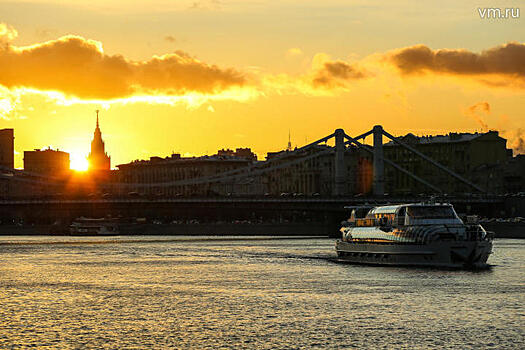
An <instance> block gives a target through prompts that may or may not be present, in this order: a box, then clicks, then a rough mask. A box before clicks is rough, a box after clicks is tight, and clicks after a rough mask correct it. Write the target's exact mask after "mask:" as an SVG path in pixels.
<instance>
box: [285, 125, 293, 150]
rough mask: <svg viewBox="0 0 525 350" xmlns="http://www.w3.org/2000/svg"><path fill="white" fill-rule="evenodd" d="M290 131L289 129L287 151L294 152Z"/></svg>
mask: <svg viewBox="0 0 525 350" xmlns="http://www.w3.org/2000/svg"><path fill="white" fill-rule="evenodd" d="M291 136H292V135H291V133H290V129H288V145H287V146H286V150H287V151H291V150H292V137H291Z"/></svg>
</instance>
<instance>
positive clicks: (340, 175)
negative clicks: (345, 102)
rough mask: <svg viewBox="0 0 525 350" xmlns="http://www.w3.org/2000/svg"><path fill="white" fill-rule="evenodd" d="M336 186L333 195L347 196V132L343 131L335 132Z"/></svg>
mask: <svg viewBox="0 0 525 350" xmlns="http://www.w3.org/2000/svg"><path fill="white" fill-rule="evenodd" d="M334 135H335V179H334V180H335V184H334V190H333V194H334V195H335V196H342V195H344V194H345V187H346V186H345V185H346V176H345V172H346V169H345V131H344V130H343V129H337V130H335V133H334Z"/></svg>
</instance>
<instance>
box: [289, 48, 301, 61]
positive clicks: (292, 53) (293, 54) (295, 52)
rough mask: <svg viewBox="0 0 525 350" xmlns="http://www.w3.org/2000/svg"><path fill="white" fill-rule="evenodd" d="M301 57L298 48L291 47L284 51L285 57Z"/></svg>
mask: <svg viewBox="0 0 525 350" xmlns="http://www.w3.org/2000/svg"><path fill="white" fill-rule="evenodd" d="M302 55H303V50H301V49H300V48H298V47H292V48H290V49H288V50H287V51H286V57H290V58H291V57H297V56H302Z"/></svg>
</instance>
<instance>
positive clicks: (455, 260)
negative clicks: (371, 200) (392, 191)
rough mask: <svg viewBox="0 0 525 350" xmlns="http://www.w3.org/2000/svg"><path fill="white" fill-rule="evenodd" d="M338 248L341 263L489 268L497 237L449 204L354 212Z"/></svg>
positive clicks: (374, 208)
mask: <svg viewBox="0 0 525 350" xmlns="http://www.w3.org/2000/svg"><path fill="white" fill-rule="evenodd" d="M351 209H352V213H351V216H350V218H349V219H348V220H346V221H343V223H342V227H341V230H340V231H341V239H339V240H337V241H336V244H335V248H336V251H337V255H338V257H339V258H340V259H341V260H345V261H349V262H353V263H362V264H376V265H413V266H435V267H450V268H478V267H486V266H488V265H487V259H488V257H489V255H490V254H491V253H492V240H493V234H492V233H489V232H486V231H485V229H484V228H483V227H482V226H481V225H479V224H478V223H477V222H475V220H467V223H464V222H463V221H462V220H461V219H460V218H459V217H458V215H457V214H456V212H455V210H454V208H453V206H452V205H451V204H447V203H415V204H400V205H390V206H379V207H351Z"/></svg>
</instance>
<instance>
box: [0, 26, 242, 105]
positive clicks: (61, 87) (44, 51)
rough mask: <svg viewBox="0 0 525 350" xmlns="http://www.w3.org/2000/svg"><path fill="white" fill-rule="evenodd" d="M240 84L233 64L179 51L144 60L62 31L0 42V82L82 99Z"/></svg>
mask: <svg viewBox="0 0 525 350" xmlns="http://www.w3.org/2000/svg"><path fill="white" fill-rule="evenodd" d="M244 83H245V78H244V76H243V75H242V74H241V73H239V72H237V71H235V70H233V69H222V68H219V67H217V66H214V65H209V64H206V63H204V62H201V61H199V60H197V59H195V58H193V57H191V56H190V55H188V54H187V53H185V52H181V51H178V52H175V53H173V54H167V55H164V56H160V57H153V58H152V59H150V60H148V61H142V62H139V61H131V60H128V59H126V58H125V57H123V56H121V55H107V54H105V53H104V52H103V50H102V47H101V45H100V43H98V42H95V41H92V40H86V39H84V38H82V37H78V36H65V37H62V38H60V39H57V40H52V41H48V42H45V43H41V44H37V45H33V46H29V47H24V48H17V47H14V46H12V45H11V44H9V43H7V44H4V45H3V46H0V84H1V85H3V86H5V87H7V88H13V87H28V88H34V89H38V90H55V91H60V92H63V93H65V94H67V95H74V96H77V97H79V98H85V99H93V98H95V99H113V98H122V97H128V96H131V95H134V94H149V93H159V94H169V95H184V94H186V93H190V92H197V93H208V94H215V93H219V92H221V91H223V90H226V89H228V88H231V87H234V86H241V85H243V84H244Z"/></svg>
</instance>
